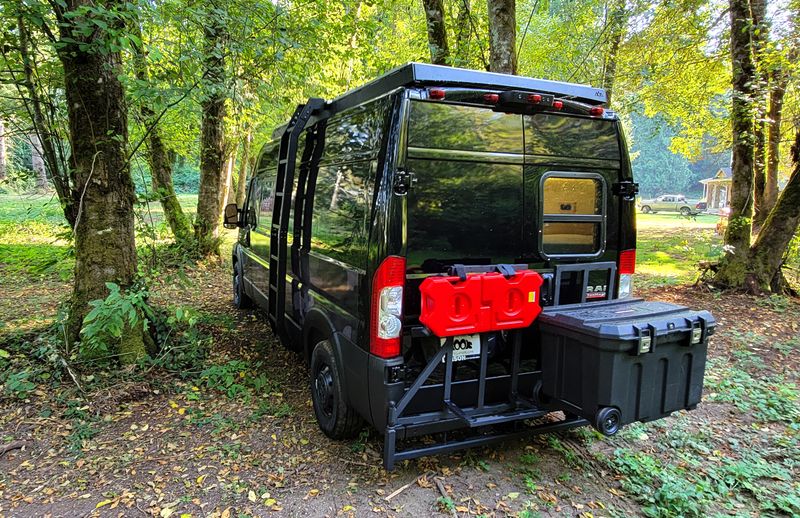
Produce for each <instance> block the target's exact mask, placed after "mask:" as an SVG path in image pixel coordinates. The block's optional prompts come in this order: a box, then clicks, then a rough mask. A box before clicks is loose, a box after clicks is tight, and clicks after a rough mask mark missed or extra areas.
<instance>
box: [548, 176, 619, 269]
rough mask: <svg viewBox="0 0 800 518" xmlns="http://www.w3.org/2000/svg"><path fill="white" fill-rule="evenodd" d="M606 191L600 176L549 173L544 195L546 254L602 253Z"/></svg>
mask: <svg viewBox="0 0 800 518" xmlns="http://www.w3.org/2000/svg"><path fill="white" fill-rule="evenodd" d="M603 188H604V183H603V181H602V179H601V177H600V176H599V175H593V174H587V173H548V175H547V176H545V177H544V179H543V180H542V193H541V196H542V241H541V251H542V252H543V253H544V254H546V255H549V256H558V255H591V254H595V253H597V252H599V251H600V249H601V248H602V226H601V225H602V224H603V212H604V211H603V202H604V197H603ZM578 219H580V221H577V220H578ZM587 220H588V221H587Z"/></svg>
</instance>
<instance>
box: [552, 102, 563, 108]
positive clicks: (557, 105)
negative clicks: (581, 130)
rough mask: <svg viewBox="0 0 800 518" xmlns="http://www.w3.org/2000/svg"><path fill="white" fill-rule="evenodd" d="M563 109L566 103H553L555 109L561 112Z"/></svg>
mask: <svg viewBox="0 0 800 518" xmlns="http://www.w3.org/2000/svg"><path fill="white" fill-rule="evenodd" d="M563 107H564V103H563V102H561V101H553V108H555V109H556V110H560V109H561V108H563Z"/></svg>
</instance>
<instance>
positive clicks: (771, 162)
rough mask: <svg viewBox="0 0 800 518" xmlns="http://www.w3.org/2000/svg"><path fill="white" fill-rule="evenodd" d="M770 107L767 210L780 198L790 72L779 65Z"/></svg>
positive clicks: (774, 71)
mask: <svg viewBox="0 0 800 518" xmlns="http://www.w3.org/2000/svg"><path fill="white" fill-rule="evenodd" d="M770 76H771V77H770V90H769V109H768V111H767V174H766V179H765V181H764V201H763V204H762V205H763V208H764V210H765V211H769V210H772V208H773V207H774V206H775V202H776V201H777V199H778V167H779V166H780V162H781V123H782V122H783V99H784V97H785V96H786V88H787V87H788V86H789V74H788V73H786V72H785V71H784V69H783V68H782V67H780V66H779V67H777V68H776V69H775V70H773V71H772V72H771V74H770Z"/></svg>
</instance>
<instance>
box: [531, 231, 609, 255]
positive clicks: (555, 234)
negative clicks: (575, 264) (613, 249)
mask: <svg viewBox="0 0 800 518" xmlns="http://www.w3.org/2000/svg"><path fill="white" fill-rule="evenodd" d="M599 250H600V223H545V224H544V226H543V229H542V251H543V252H544V253H546V254H547V255H568V254H594V253H595V252H597V251H599Z"/></svg>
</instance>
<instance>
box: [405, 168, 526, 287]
mask: <svg viewBox="0 0 800 518" xmlns="http://www.w3.org/2000/svg"><path fill="white" fill-rule="evenodd" d="M408 165H409V168H410V169H411V170H412V171H414V173H415V174H416V176H417V179H418V181H417V183H416V185H414V188H413V189H412V190H411V193H410V194H409V201H408V203H409V208H408V260H409V263H410V265H411V266H413V267H419V268H422V270H423V271H426V272H434V271H441V268H440V265H441V264H448V263H453V262H465V263H468V264H490V263H492V262H495V263H496V262H511V261H514V259H515V258H517V257H519V256H520V255H521V249H522V246H521V244H520V236H521V220H522V217H521V216H522V168H521V167H520V166H514V165H506V164H491V163H478V162H455V161H444V160H409V163H408Z"/></svg>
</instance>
